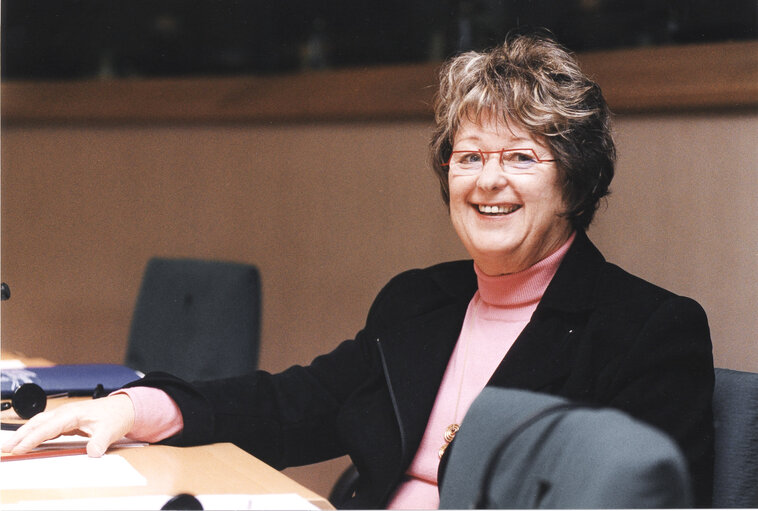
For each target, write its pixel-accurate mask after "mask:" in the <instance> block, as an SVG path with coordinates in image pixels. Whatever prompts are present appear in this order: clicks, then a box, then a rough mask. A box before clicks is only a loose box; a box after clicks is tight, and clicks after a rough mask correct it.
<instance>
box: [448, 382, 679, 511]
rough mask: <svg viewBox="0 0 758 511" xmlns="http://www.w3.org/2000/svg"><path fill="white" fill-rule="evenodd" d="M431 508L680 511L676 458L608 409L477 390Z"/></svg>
mask: <svg viewBox="0 0 758 511" xmlns="http://www.w3.org/2000/svg"><path fill="white" fill-rule="evenodd" d="M449 449H450V453H449V456H450V459H449V460H448V464H447V467H446V469H445V471H444V474H443V475H444V477H443V478H442V481H441V485H440V508H441V509H442V508H444V509H478V508H500V509H502V508H520V509H527V508H552V509H558V508H572V509H593V508H595V509H596V508H605V509H610V508H665V507H676V508H685V507H690V506H691V504H692V496H691V490H690V481H689V475H688V472H687V465H686V462H685V460H684V457H683V455H682V454H681V452H680V451H679V449H678V447H677V445H676V444H675V443H674V441H673V440H671V439H670V438H669V437H668V436H667V435H665V434H663V433H661V432H659V431H658V430H656V429H654V428H652V427H650V426H648V425H646V424H643V423H641V422H639V421H636V420H634V419H632V418H631V417H629V416H628V415H626V414H624V413H622V412H620V411H616V410H611V409H594V408H586V407H577V405H572V404H571V403H568V402H567V401H566V400H564V399H561V398H558V397H555V396H549V395H545V394H538V393H534V392H528V391H522V390H514V389H502V388H490V387H488V388H485V389H484V391H482V393H481V394H480V395H479V397H478V398H477V399H476V400H475V401H474V403H473V404H472V406H471V408H470V409H469V412H468V413H467V414H466V417H465V418H464V420H463V422H462V424H461V429H460V431H458V433H457V435H456V438H455V440H454V441H453V443H452V444H451V446H450V448H449Z"/></svg>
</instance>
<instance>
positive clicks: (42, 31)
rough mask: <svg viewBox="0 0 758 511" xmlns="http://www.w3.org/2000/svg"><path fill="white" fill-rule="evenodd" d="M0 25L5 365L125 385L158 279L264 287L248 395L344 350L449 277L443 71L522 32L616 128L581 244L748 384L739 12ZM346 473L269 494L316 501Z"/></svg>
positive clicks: (19, 11)
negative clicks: (436, 132) (561, 54)
mask: <svg viewBox="0 0 758 511" xmlns="http://www.w3.org/2000/svg"><path fill="white" fill-rule="evenodd" d="M0 8H1V11H0V15H1V16H2V20H1V21H2V30H1V31H0V34H1V36H2V40H1V41H0V44H1V45H2V47H1V50H2V59H1V60H0V69H1V71H2V93H1V94H0V111H1V113H2V120H1V122H2V130H1V131H0V144H1V148H0V149H1V160H0V172H1V178H2V182H1V186H2V194H1V197H0V200H1V203H0V206H1V214H2V216H1V217H0V222H1V228H2V232H1V234H2V235H1V237H0V271H1V276H2V280H3V281H4V282H8V283H9V284H10V286H11V289H12V298H11V299H10V300H8V301H4V302H3V305H2V315H1V319H2V321H1V323H0V334H1V336H2V337H1V342H2V349H3V352H4V353H5V352H14V353H19V354H23V355H26V356H29V357H43V358H47V359H49V360H52V361H55V362H59V363H77V362H121V361H123V357H124V353H125V348H126V342H127V336H128V331H129V323H130V319H131V315H132V312H133V309H134V304H135V300H136V296H137V291H138V287H139V284H140V281H141V278H142V273H143V271H144V268H145V264H146V263H147V260H148V259H149V258H150V257H153V256H163V257H193V258H206V259H220V260H233V261H240V262H248V263H252V264H255V265H257V266H258V267H259V269H260V271H261V278H262V283H263V323H262V338H261V357H260V367H261V368H263V369H266V370H269V371H278V370H282V369H284V368H286V367H288V366H289V365H291V364H307V363H308V362H309V361H310V360H311V359H312V358H313V357H314V356H316V355H318V354H320V353H323V352H326V351H328V350H330V349H332V348H333V347H335V346H336V345H337V344H338V343H339V342H340V341H341V340H343V339H346V338H352V336H353V335H355V333H356V332H357V331H358V330H359V329H360V328H361V327H362V325H363V321H364V320H365V315H366V313H367V311H368V308H369V306H370V304H371V302H372V300H373V299H374V297H375V296H376V294H377V293H378V291H379V290H380V289H381V287H382V286H383V285H384V284H385V283H386V282H387V281H388V280H389V279H390V278H391V277H392V276H394V275H395V274H397V273H399V272H400V271H403V270H406V269H409V268H413V267H422V266H427V265H431V264H434V263H437V262H440V261H444V260H450V259H457V258H463V257H466V254H465V252H464V250H463V249H462V247H461V246H460V243H459V242H458V240H457V238H456V236H455V234H454V232H453V230H452V228H451V226H450V222H449V219H448V217H447V211H446V209H445V208H444V206H443V204H442V201H441V199H440V197H439V191H438V184H437V182H436V178H435V177H434V176H433V175H432V173H431V171H430V169H429V165H428V162H427V142H428V138H429V135H430V133H431V127H432V110H431V103H432V100H433V95H434V89H435V86H436V80H437V79H436V70H437V68H438V66H439V63H440V62H441V61H442V60H443V59H444V58H446V57H447V56H450V55H453V54H455V53H457V52H460V51H465V50H469V49H472V48H474V49H480V48H485V47H488V46H491V45H493V44H497V43H498V42H499V41H501V40H502V38H503V37H504V35H505V34H506V33H507V32H508V31H509V30H512V29H514V28H519V27H520V28H524V27H529V26H541V27H547V28H549V29H551V30H552V31H553V32H554V33H555V34H556V36H557V37H558V39H559V40H560V41H561V42H563V43H564V44H565V45H567V46H568V47H569V48H570V49H571V50H573V51H574V52H576V53H577V56H578V58H579V61H580V63H581V64H582V66H583V68H584V69H585V71H586V72H587V73H589V74H590V75H591V76H593V77H594V78H595V79H596V80H597V81H598V83H599V84H600V85H601V87H602V88H603V91H604V94H605V95H606V97H607V99H608V101H609V104H610V106H611V109H612V110H613V111H614V112H615V113H616V124H615V130H616V139H617V143H618V149H619V161H618V167H617V177H616V178H615V180H614V182H613V183H612V187H611V188H612V195H611V196H610V198H609V199H608V201H607V203H606V204H605V205H604V206H603V207H602V208H601V210H600V211H599V213H598V217H597V220H596V223H595V224H594V225H593V226H592V227H591V229H590V237H591V238H592V239H593V240H594V241H595V242H596V243H597V244H598V245H599V246H600V248H601V249H602V250H603V252H604V253H605V255H606V257H607V258H608V259H610V260H611V261H613V262H615V263H617V264H619V265H621V266H622V267H624V268H625V269H627V270H629V271H631V272H633V273H636V274H638V275H640V276H641V277H643V278H646V279H648V280H651V281H653V282H655V283H657V284H659V285H662V286H664V287H667V288H669V289H671V290H673V291H675V292H677V293H680V294H685V295H688V296H691V297H693V298H695V299H696V300H698V301H699V302H700V303H701V304H702V305H703V307H704V308H705V310H706V312H707V313H708V316H709V321H710V325H711V331H712V337H713V343H714V358H715V361H716V365H717V366H720V367H729V368H733V369H740V370H748V371H758V343H757V342H756V341H758V315H756V314H755V304H756V303H758V272H756V268H757V267H758V208H756V204H758V143H756V142H758V141H757V140H756V138H757V137H756V134H757V133H758V41H757V40H756V37H757V36H756V33H757V32H756V26H757V23H756V16H758V2H756V1H755V0H722V1H718V2H716V1H705V0H691V1H684V0H677V1H674V0H670V1H659V0H656V1H653V0H636V1H611V0H555V1H550V0H531V1H528V0H512V1H505V0H502V1H496V0H479V1H476V0H464V1H453V0H440V1H413V0H404V1H395V0H387V1H384V2H368V1H342V2H327V1H319V0H313V1H304V0H289V1H286V2H270V1H256V0H251V1H231V0H216V1H179V0H152V1H145V0H130V1H127V0H107V1H103V0H80V1H75V0H48V1H43V0H3V1H2V4H1V7H0ZM293 311H297V313H296V314H293ZM346 464H347V460H344V459H341V460H336V461H332V462H327V463H323V464H319V465H317V466H315V467H305V468H299V469H288V471H287V473H288V474H289V475H291V476H292V477H294V478H295V479H297V480H299V481H301V482H302V483H303V484H305V485H306V486H309V487H311V488H313V489H314V490H316V491H317V492H319V493H321V494H323V495H326V494H327V493H328V491H329V488H330V487H331V484H332V483H333V482H334V480H335V479H336V477H337V475H338V474H339V472H340V471H341V469H342V468H343V467H344V466H345V465H346Z"/></svg>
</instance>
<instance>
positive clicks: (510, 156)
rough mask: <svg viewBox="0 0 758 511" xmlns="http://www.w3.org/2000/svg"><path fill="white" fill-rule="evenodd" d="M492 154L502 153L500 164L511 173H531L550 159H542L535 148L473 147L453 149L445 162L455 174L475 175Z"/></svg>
mask: <svg viewBox="0 0 758 511" xmlns="http://www.w3.org/2000/svg"><path fill="white" fill-rule="evenodd" d="M490 154H499V155H500V166H501V167H502V169H503V170H504V171H505V172H507V173H509V174H529V173H531V172H533V171H534V167H536V166H537V165H538V164H540V163H546V162H550V161H555V160H550V159H540V158H539V157H538V156H537V153H535V152H534V149H529V148H524V149H500V150H499V151H482V150H480V149H472V150H466V151H453V153H452V154H451V155H450V160H448V162H447V163H446V164H445V165H446V166H447V167H448V168H449V169H450V172H452V173H454V174H459V175H464V176H473V175H476V174H479V173H480V172H481V171H482V169H483V168H484V165H485V164H486V163H487V156H485V155H490Z"/></svg>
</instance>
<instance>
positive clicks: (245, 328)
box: [125, 258, 261, 381]
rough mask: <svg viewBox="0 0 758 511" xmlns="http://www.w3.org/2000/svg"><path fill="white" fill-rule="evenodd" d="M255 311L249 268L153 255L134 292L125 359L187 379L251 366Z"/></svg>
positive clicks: (255, 277) (253, 273) (255, 281)
mask: <svg viewBox="0 0 758 511" xmlns="http://www.w3.org/2000/svg"><path fill="white" fill-rule="evenodd" d="M260 313H261V289H260V275H259V272H258V270H257V268H256V267H255V266H252V265H249V264H240V263H233V262H219V261H204V260H197V259H165V258H153V259H151V260H150V261H149V262H148V264H147V267H146V269H145V274H144V277H143V281H142V286H141V289H140V291H139V296H138V298H137V303H136V307H135V310H134V314H133V317H132V323H131V330H130V333H129V343H128V347H127V352H126V359H125V364H126V365H127V366H129V367H131V368H133V369H137V370H139V371H142V372H144V373H147V372H150V371H165V372H168V373H171V374H173V375H175V376H178V377H180V378H183V379H186V380H190V381H191V380H208V379H216V378H223V377H229V376H239V375H242V374H245V373H247V372H249V371H253V370H255V369H256V367H257V365H258V344H259V336H260Z"/></svg>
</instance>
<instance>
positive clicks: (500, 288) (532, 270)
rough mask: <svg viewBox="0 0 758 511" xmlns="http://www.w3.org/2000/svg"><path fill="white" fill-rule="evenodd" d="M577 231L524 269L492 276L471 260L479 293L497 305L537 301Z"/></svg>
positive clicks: (515, 304)
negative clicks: (556, 247) (552, 250)
mask: <svg viewBox="0 0 758 511" xmlns="http://www.w3.org/2000/svg"><path fill="white" fill-rule="evenodd" d="M575 237H576V233H573V234H571V236H570V237H569V239H568V240H567V241H566V243H564V244H563V245H562V246H561V247H560V248H559V249H558V250H556V251H555V252H553V253H552V254H550V255H549V256H547V257H546V258H545V259H543V260H541V261H539V262H538V263H537V264H534V265H533V266H530V267H529V268H527V269H526V270H523V271H520V272H518V273H509V274H507V275H497V276H494V277H493V276H491V275H487V274H485V273H484V272H483V271H482V270H481V269H479V267H478V266H477V265H476V263H474V270H475V271H476V279H477V282H478V284H479V296H480V297H481V299H482V301H483V302H484V303H486V304H488V305H493V306H496V307H523V306H529V305H536V304H537V303H538V302H539V301H540V299H541V298H542V295H543V294H544V293H545V289H547V286H548V284H550V281H551V280H552V279H553V276H554V275H555V272H556V271H558V266H559V265H560V264H561V261H562V260H563V257H564V256H565V255H566V252H567V251H568V249H569V247H570V246H571V243H572V242H573V241H574V238H575Z"/></svg>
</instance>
